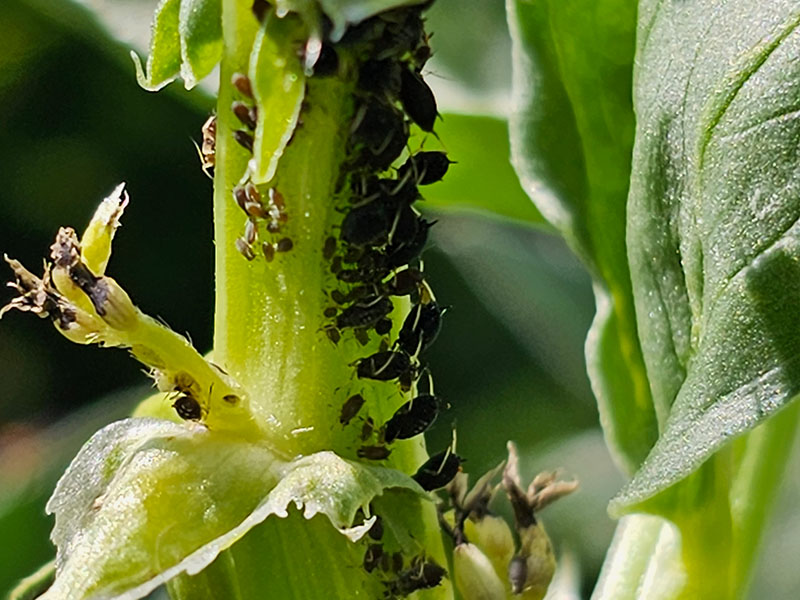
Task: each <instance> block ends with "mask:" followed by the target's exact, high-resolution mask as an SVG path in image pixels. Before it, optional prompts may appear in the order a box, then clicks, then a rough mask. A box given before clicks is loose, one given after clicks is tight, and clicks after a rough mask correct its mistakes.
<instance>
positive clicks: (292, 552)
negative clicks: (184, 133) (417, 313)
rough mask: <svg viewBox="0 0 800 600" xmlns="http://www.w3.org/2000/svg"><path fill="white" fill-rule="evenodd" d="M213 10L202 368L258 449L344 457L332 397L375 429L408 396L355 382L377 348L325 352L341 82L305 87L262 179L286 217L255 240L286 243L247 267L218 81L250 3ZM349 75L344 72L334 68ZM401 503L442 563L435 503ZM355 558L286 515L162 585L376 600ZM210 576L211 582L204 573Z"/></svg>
mask: <svg viewBox="0 0 800 600" xmlns="http://www.w3.org/2000/svg"><path fill="white" fill-rule="evenodd" d="M222 6H223V9H222V23H223V39H224V53H223V57H222V61H221V69H220V90H219V99H218V104H217V142H216V168H215V176H214V221H215V244H216V291H217V296H216V311H215V333H214V361H215V362H216V363H217V364H219V365H221V366H222V367H223V368H224V369H225V370H226V371H228V372H229V373H230V374H231V375H232V376H233V377H234V378H235V379H236V380H237V381H238V382H239V383H241V385H242V386H243V387H244V389H245V393H246V394H247V396H248V399H249V403H250V406H251V407H252V410H253V413H254V419H255V421H256V423H257V424H258V426H259V427H260V428H261V431H262V432H263V441H264V443H266V444H268V445H270V446H272V447H273V448H274V449H276V450H277V451H279V452H281V453H283V454H285V455H286V456H287V457H294V456H297V455H308V454H312V453H314V452H318V451H321V450H333V451H335V452H337V453H338V454H340V455H342V456H345V457H347V458H351V459H352V458H356V451H357V449H358V447H359V446H360V445H362V444H363V443H364V442H362V441H361V440H360V439H359V437H358V434H359V432H360V425H359V426H357V427H356V426H350V427H348V428H345V427H342V426H341V425H340V424H339V421H338V417H339V413H340V411H341V406H342V403H343V402H344V400H345V399H346V398H347V397H348V396H349V395H351V394H353V393H357V392H358V393H362V395H363V396H364V397H365V398H367V405H366V406H365V409H367V408H368V409H369V415H370V416H371V417H372V418H373V419H374V420H375V422H376V423H378V424H380V423H382V422H383V421H385V420H386V419H388V418H389V417H390V416H391V414H392V413H393V412H394V410H396V408H397V407H399V406H400V405H401V404H402V403H403V402H405V401H406V399H407V398H406V397H404V395H403V394H401V393H400V392H399V390H398V388H397V386H396V384H388V383H380V382H374V383H373V382H365V381H361V380H358V379H356V378H355V366H354V365H353V363H354V362H355V361H356V360H357V359H359V358H363V357H365V356H368V355H369V354H372V353H373V352H376V351H377V350H378V341H377V340H373V341H371V342H370V344H369V345H368V346H366V347H362V346H361V345H360V344H359V343H358V342H357V341H356V340H355V339H353V338H352V336H351V335H350V334H345V335H344V336H343V338H342V340H341V341H340V343H339V344H338V345H334V344H333V343H332V342H331V341H330V340H329V339H328V338H327V337H326V335H325V332H324V331H322V327H323V325H324V324H325V319H324V318H323V311H324V309H325V308H326V307H328V306H331V305H332V302H331V301H330V299H329V298H328V296H327V295H326V293H325V290H326V289H327V290H330V289H332V286H333V284H334V278H333V275H332V274H331V273H330V265H329V264H328V263H327V262H326V261H325V260H324V258H323V256H322V250H323V246H324V243H325V240H326V238H327V237H328V236H330V235H333V234H335V230H334V226H335V224H336V223H338V222H340V221H341V218H342V213H341V212H339V211H337V210H336V207H337V205H338V206H341V205H342V203H343V202H344V203H346V200H347V199H344V200H341V199H339V200H337V201H334V192H335V187H336V182H337V179H338V178H339V173H340V169H341V166H342V163H343V161H344V159H345V157H346V153H345V151H346V143H347V135H348V133H349V127H350V121H351V118H352V111H353V102H352V88H353V77H352V76H350V77H349V78H348V77H347V76H346V75H345V77H343V78H341V79H339V78H328V79H318V80H309V82H308V84H307V92H306V99H305V102H304V109H303V112H302V114H301V124H300V125H299V126H298V128H297V129H296V131H295V132H294V135H293V138H292V140H291V142H290V143H289V145H288V146H287V148H286V150H285V153H284V155H283V156H282V157H281V160H280V163H279V165H278V170H277V173H276V175H275V178H274V179H273V181H272V182H271V185H272V186H274V187H275V188H276V189H277V190H279V192H280V193H281V195H282V196H283V197H284V199H285V202H286V210H287V213H288V215H289V219H288V222H287V223H286V225H285V226H284V228H283V229H282V231H281V233H280V234H279V236H276V237H272V238H270V237H268V234H266V232H265V231H264V230H263V229H261V230H260V231H259V235H260V240H263V239H271V240H272V241H275V240H276V239H277V237H289V238H291V240H292V241H293V248H292V250H291V251H290V252H287V253H283V254H279V255H277V256H276V257H275V259H274V261H273V262H267V261H266V260H265V259H264V257H263V256H262V255H261V254H260V240H259V242H257V245H256V247H255V250H256V251H257V253H258V254H257V257H256V259H255V260H252V261H247V260H246V259H245V258H244V257H243V256H242V255H241V254H240V253H239V252H238V251H237V249H236V247H235V243H234V242H235V240H236V238H238V237H240V236H241V235H242V231H243V228H244V222H245V217H244V215H243V213H242V211H241V209H240V208H239V207H238V206H237V204H236V202H235V201H234V198H233V188H234V187H235V186H236V185H237V184H238V183H240V181H241V178H242V175H243V174H244V172H245V169H246V166H247V161H248V159H249V158H250V154H249V153H248V152H247V151H246V150H245V149H243V148H241V147H240V146H239V145H238V144H237V143H236V142H235V140H234V139H233V132H234V131H235V130H236V129H238V128H240V127H241V125H240V123H239V122H238V121H237V120H236V117H235V116H234V115H233V113H232V112H231V104H232V102H233V101H234V100H235V99H236V98H235V91H234V87H233V86H232V85H231V84H230V82H231V78H232V76H233V74H234V73H247V72H248V62H249V59H250V49H251V46H252V42H253V38H254V36H255V34H256V32H257V29H258V24H257V22H256V19H255V18H254V17H253V15H252V13H251V11H250V3H249V2H242V1H239V0H223V3H222ZM345 60H346V59H345ZM348 70H352V69H347V68H345V69H344V71H345V72H347V71H348ZM280 125H281V124H276V126H280ZM407 311H408V306H407V304H402V305H401V303H396V308H395V311H394V313H393V314H392V318H393V320H394V322H395V327H396V326H397V324H398V323H399V322H401V321H402V318H403V317H404V315H405V314H406V313H407ZM396 331H397V330H396V329H395V330H394V332H395V333H396ZM367 443H369V442H367ZM426 459H427V452H426V450H425V444H424V440H423V439H422V438H421V437H419V438H418V439H415V440H408V441H403V442H399V443H396V444H394V446H393V450H392V454H391V456H390V457H389V459H388V460H387V461H385V462H384V463H382V464H385V465H386V466H389V467H393V468H397V469H400V470H402V471H405V472H406V473H412V472H414V470H415V469H416V468H417V467H418V466H419V465H420V464H421V463H423V462H424V461H425V460H426ZM404 508H407V510H403V518H408V519H409V520H411V522H413V523H415V524H416V523H424V525H425V536H424V539H422V540H420V541H421V542H422V543H424V546H425V549H426V553H427V555H428V556H431V557H432V558H434V559H435V560H436V561H437V562H439V563H440V564H447V561H446V558H445V555H444V549H443V545H442V541H441V536H440V533H439V526H438V523H437V518H436V513H435V509H434V506H433V504H432V503H428V502H419V501H418V500H415V499H413V498H411V497H409V504H408V506H407V507H404ZM363 553H364V548H363V546H355V545H354V544H352V543H350V542H348V541H347V540H346V538H344V537H343V536H342V535H341V534H339V533H338V532H336V531H335V530H334V529H333V528H332V527H331V526H330V524H329V523H328V522H327V521H325V520H324V519H321V518H319V517H317V518H316V519H313V520H312V521H305V520H304V519H302V518H301V517H300V516H299V515H298V514H297V513H296V512H295V513H293V514H291V516H290V517H289V518H288V519H286V520H282V521H278V520H277V519H275V518H274V517H272V518H270V519H268V520H267V521H266V522H265V523H263V524H262V525H260V526H258V527H256V528H255V529H253V530H251V532H250V533H248V534H247V535H246V536H245V537H244V538H243V539H242V540H241V541H239V542H238V543H237V544H236V545H235V546H234V547H233V548H231V549H230V550H229V551H227V552H226V553H223V554H222V555H220V557H219V558H218V559H217V561H215V563H214V564H213V565H211V566H210V567H209V569H208V570H207V571H206V572H204V573H202V574H200V575H198V576H197V577H195V578H188V577H182V578H179V579H178V580H176V582H174V583H173V584H172V585H171V586H170V590H171V592H172V593H173V595H174V597H185V598H195V597H200V598H201V597H203V595H202V593H201V592H200V591H199V590H201V589H211V588H210V587H209V583H208V582H207V581H206V582H205V583H204V582H202V581H200V580H199V579H198V578H201V577H204V578H206V579H207V578H208V577H212V578H214V579H215V581H216V580H219V581H228V582H233V583H230V584H229V585H228V589H229V593H231V594H233V595H232V596H231V597H233V598H239V597H241V598H262V597H265V596H264V594H265V593H266V592H267V590H268V591H269V596H268V597H276V598H309V599H311V598H345V597H364V598H373V597H379V596H381V595H382V593H383V589H382V587H380V586H379V587H376V585H377V579H376V578H375V577H368V576H367V575H366V573H365V572H364V571H363V569H361V568H360V564H361V560H362V558H363ZM217 571H219V577H216V576H215V575H214V573H215V572H217ZM232 572H234V573H235V575H232ZM192 581H195V583H194V584H192V583H191V582H192ZM234 583H235V585H234ZM226 585H227V584H226ZM418 596H419V597H427V598H434V597H435V598H449V597H452V591H451V588H450V586H449V583H448V582H447V581H445V582H444V583H443V585H441V586H439V587H438V588H436V589H434V590H430V591H427V592H422V593H420V594H418Z"/></svg>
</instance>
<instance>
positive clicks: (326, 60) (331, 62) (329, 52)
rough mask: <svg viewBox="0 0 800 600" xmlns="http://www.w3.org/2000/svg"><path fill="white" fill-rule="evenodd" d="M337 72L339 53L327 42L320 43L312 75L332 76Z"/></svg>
mask: <svg viewBox="0 0 800 600" xmlns="http://www.w3.org/2000/svg"><path fill="white" fill-rule="evenodd" d="M338 72H339V55H338V54H337V53H336V48H334V47H333V45H332V44H329V43H327V42H325V43H323V44H322V49H321V50H320V53H319V58H317V62H315V63H314V77H332V76H333V75H336V74H337V73H338Z"/></svg>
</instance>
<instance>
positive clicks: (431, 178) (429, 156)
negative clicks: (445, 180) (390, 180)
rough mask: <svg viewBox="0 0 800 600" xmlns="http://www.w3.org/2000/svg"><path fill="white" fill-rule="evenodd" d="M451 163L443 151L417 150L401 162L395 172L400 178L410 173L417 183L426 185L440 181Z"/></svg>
mask: <svg viewBox="0 0 800 600" xmlns="http://www.w3.org/2000/svg"><path fill="white" fill-rule="evenodd" d="M451 164H452V163H451V161H450V159H448V158H447V154H445V153H444V152H417V153H416V154H414V155H413V156H410V157H409V158H408V160H406V162H404V163H403V166H401V167H400V169H398V172H397V173H398V177H399V178H400V179H402V178H403V177H405V176H407V175H408V174H411V176H412V177H413V179H414V181H416V182H417V185H428V184H431V183H435V182H437V181H441V179H442V177H444V176H445V173H447V169H448V168H449V167H450V165H451Z"/></svg>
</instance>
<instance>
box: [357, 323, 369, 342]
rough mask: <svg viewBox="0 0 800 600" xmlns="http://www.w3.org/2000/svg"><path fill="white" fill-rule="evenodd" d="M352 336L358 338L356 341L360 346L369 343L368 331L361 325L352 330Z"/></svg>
mask: <svg viewBox="0 0 800 600" xmlns="http://www.w3.org/2000/svg"><path fill="white" fill-rule="evenodd" d="M353 336H354V337H355V338H356V339H357V340H358V343H359V344H361V345H362V346H366V345H367V344H369V331H367V330H366V329H364V328H362V327H358V328H356V329H354V330H353Z"/></svg>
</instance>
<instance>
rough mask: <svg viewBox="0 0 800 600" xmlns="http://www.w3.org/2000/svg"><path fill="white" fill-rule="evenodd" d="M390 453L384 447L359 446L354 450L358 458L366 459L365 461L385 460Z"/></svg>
mask: <svg viewBox="0 0 800 600" xmlns="http://www.w3.org/2000/svg"><path fill="white" fill-rule="evenodd" d="M391 453H392V451H391V450H389V448H387V447H386V446H361V448H359V449H358V450H356V454H358V456H359V458H366V459H367V460H386V459H387V458H389V455H390V454H391Z"/></svg>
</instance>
